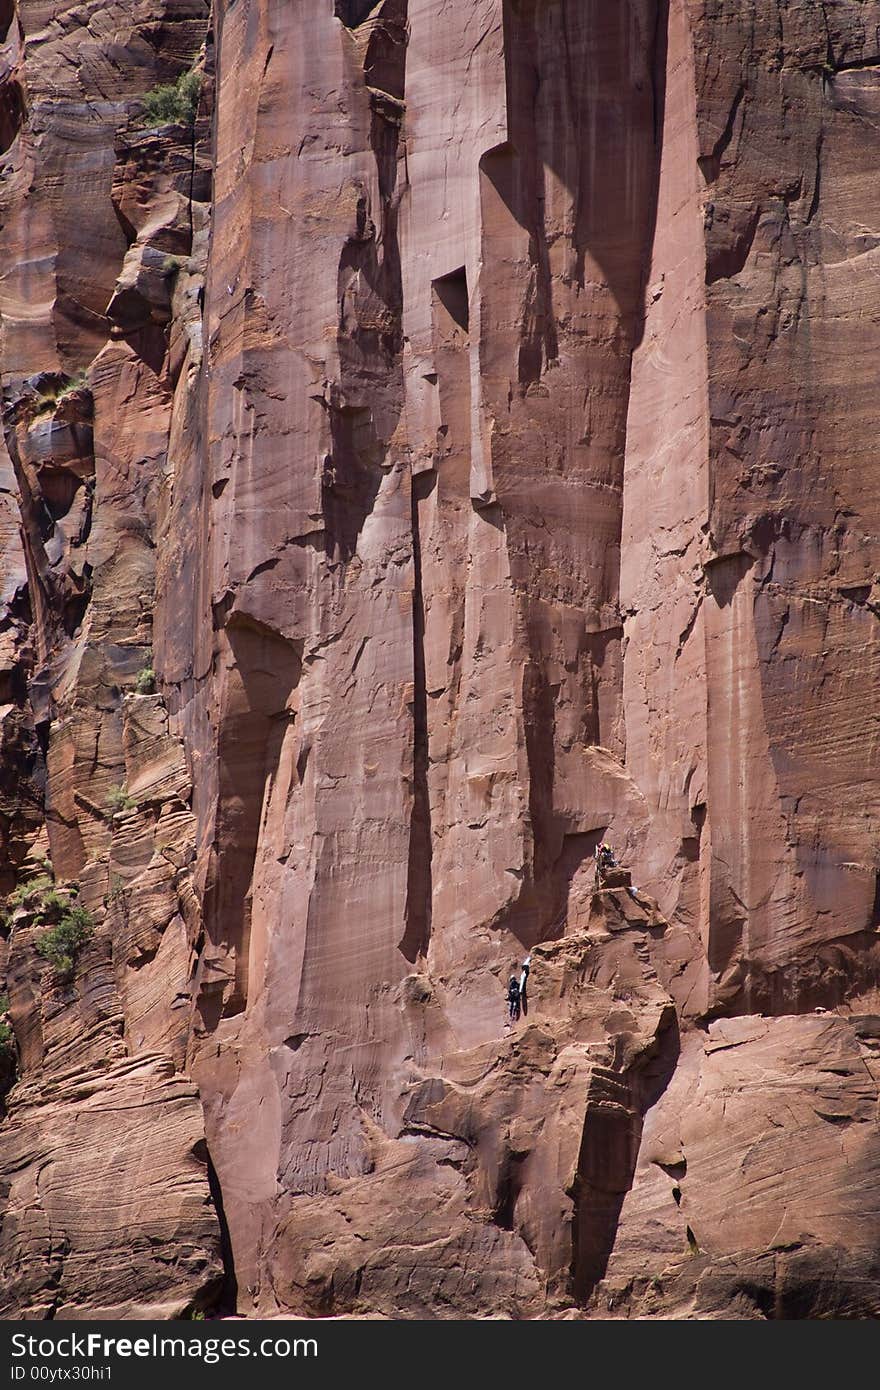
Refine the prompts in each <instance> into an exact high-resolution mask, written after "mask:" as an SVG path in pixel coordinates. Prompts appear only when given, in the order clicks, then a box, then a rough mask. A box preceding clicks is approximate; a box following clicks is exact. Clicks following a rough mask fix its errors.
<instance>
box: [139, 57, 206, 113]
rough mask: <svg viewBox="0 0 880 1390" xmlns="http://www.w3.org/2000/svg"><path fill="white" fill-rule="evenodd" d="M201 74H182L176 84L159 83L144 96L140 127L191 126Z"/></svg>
mask: <svg viewBox="0 0 880 1390" xmlns="http://www.w3.org/2000/svg"><path fill="white" fill-rule="evenodd" d="M201 86H202V77H201V73H198V72H196V71H195V70H194V69H193V70H191V71H190V72H182V73H181V74H180V76H179V77H178V79H177V81H176V82H161V83H160V84H159V85H158V86H157V87H153V89H152V91H149V92H147V93H146V95H145V96H144V110H143V114H142V116H141V122H140V123H141V125H143V126H147V127H150V128H152V127H154V126H159V125H192V123H193V121H194V120H195V118H196V111H197V109H198V105H199V92H200V91H201Z"/></svg>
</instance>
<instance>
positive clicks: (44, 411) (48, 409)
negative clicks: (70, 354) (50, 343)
mask: <svg viewBox="0 0 880 1390" xmlns="http://www.w3.org/2000/svg"><path fill="white" fill-rule="evenodd" d="M88 379H89V378H88V373H87V372H84V371H83V372H74V374H73V376H69V377H68V378H67V380H66V381H63V382H61V383H60V384H59V385H56V386H44V387H43V388H42V390H40V391H39V393H38V394H37V396H36V397H35V398H34V401H33V405H32V407H31V415H32V418H33V419H35V420H37V419H39V418H40V417H41V416H43V415H51V414H53V413H54V411H55V407H56V406H57V405H59V403H60V402H61V401H63V400H65V399H66V398H67V397H68V396H72V395H73V393H74V392H75V391H81V390H82V388H83V387H84V386H85V385H86V384H87V383H88Z"/></svg>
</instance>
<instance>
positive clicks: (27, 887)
mask: <svg viewBox="0 0 880 1390" xmlns="http://www.w3.org/2000/svg"><path fill="white" fill-rule="evenodd" d="M51 887H52V880H51V878H50V877H49V875H48V874H37V876H36V878H31V879H28V880H27V881H26V882H25V883H20V884H19V885H18V887H17V888H14V889H13V890H12V892H11V893H10V894H9V896H8V898H7V899H6V906H7V907H13V908H14V907H22V906H23V905H24V904H25V903H26V902H29V901H30V899H31V898H35V897H37V896H38V895H39V894H42V893H45V892H46V890H47V889H49V888H51Z"/></svg>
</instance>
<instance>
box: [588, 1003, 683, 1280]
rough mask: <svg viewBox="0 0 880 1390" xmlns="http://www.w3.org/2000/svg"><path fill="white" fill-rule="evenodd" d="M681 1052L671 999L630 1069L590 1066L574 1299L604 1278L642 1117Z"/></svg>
mask: <svg viewBox="0 0 880 1390" xmlns="http://www.w3.org/2000/svg"><path fill="white" fill-rule="evenodd" d="M622 1041H623V1039H621V1042H622ZM680 1051H681V1040H680V1036H679V1029H678V1017H677V1014H676V1012H675V1009H674V1007H673V1006H672V1005H671V1004H670V1005H669V1007H668V1009H667V1010H666V1011H665V1013H664V1014H663V1016H662V1017H661V1020H660V1024H659V1026H658V1029H657V1035H656V1039H655V1042H654V1045H653V1047H652V1048H650V1049H649V1050H648V1051H647V1053H646V1054H645V1056H644V1058H643V1059H640V1060H639V1062H638V1063H636V1064H635V1065H634V1067H633V1068H632V1069H631V1072H630V1073H625V1072H623V1071H622V1070H621V1071H611V1070H606V1069H605V1068H600V1067H596V1068H594V1070H593V1074H592V1077H591V1079H590V1089H589V1093H588V1097H587V1110H586V1115H585V1117H584V1129H583V1136H582V1139H581V1149H580V1155H579V1158H578V1166H577V1173H576V1174H575V1179H574V1184H573V1186H572V1189H571V1194H570V1195H571V1196H572V1198H573V1201H574V1215H573V1221H572V1262H571V1285H572V1292H573V1294H574V1296H575V1298H576V1299H577V1301H578V1302H579V1303H586V1302H587V1301H588V1299H589V1297H590V1295H591V1294H592V1292H593V1290H594V1289H595V1287H596V1285H597V1284H598V1283H599V1281H600V1279H603V1278H604V1276H605V1271H606V1270H607V1268H608V1261H609V1259H610V1258H611V1252H612V1251H613V1249H614V1244H615V1241H616V1239H617V1228H618V1224H619V1221H620V1212H621V1209H622V1207H623V1203H624V1199H625V1197H626V1195H627V1193H628V1192H629V1190H630V1188H631V1187H632V1182H633V1177H634V1175H635V1170H636V1162H637V1160H638V1156H639V1147H640V1145H641V1140H642V1124H643V1120H644V1117H645V1115H646V1114H647V1112H648V1110H649V1109H650V1108H651V1106H653V1105H656V1103H657V1101H658V1100H659V1099H660V1096H661V1095H662V1094H663V1092H664V1091H665V1090H666V1087H667V1086H668V1085H669V1082H670V1080H671V1079H672V1076H673V1073H674V1072H675V1068H676V1065H677V1063H678V1057H679V1053H680Z"/></svg>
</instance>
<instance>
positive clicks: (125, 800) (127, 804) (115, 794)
mask: <svg viewBox="0 0 880 1390" xmlns="http://www.w3.org/2000/svg"><path fill="white" fill-rule="evenodd" d="M107 805H108V806H109V807H110V810H111V811H114V812H115V811H132V810H134V808H135V806H137V802H136V801H135V799H134V797H132V796H129V794H128V792H127V791H126V790H125V787H122V786H119V787H111V788H110V790H109V791H108V793H107Z"/></svg>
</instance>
